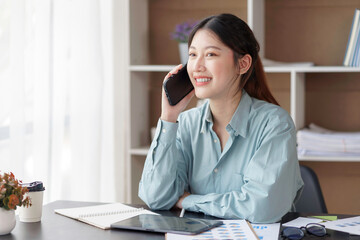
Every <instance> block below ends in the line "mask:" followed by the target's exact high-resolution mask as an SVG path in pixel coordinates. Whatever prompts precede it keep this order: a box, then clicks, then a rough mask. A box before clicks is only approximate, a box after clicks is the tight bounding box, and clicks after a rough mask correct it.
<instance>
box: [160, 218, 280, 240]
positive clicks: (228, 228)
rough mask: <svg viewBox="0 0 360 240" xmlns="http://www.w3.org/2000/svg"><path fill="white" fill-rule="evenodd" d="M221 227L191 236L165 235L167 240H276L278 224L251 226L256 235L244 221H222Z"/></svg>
mask: <svg viewBox="0 0 360 240" xmlns="http://www.w3.org/2000/svg"><path fill="white" fill-rule="evenodd" d="M222 221H223V223H224V224H223V225H221V226H220V227H216V228H213V229H210V230H208V231H205V232H203V233H200V234H197V235H191V236H185V235H181V234H173V233H167V234H166V239H167V240H190V239H192V240H195V239H196V240H201V239H239V240H241V239H246V240H256V239H261V240H272V239H278V236H279V229H280V223H275V224H251V225H252V227H253V229H254V231H255V232H256V235H257V236H255V234H254V233H253V231H252V230H251V229H250V226H249V225H248V223H247V222H246V221H245V220H222Z"/></svg>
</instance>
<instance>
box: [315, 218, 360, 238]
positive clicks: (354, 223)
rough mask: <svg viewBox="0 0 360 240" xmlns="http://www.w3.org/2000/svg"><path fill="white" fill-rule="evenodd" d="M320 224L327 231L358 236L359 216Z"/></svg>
mask: <svg viewBox="0 0 360 240" xmlns="http://www.w3.org/2000/svg"><path fill="white" fill-rule="evenodd" d="M322 224H323V225H325V227H326V228H328V229H332V230H336V231H340V232H347V233H350V234H354V235H360V216H358V217H351V218H344V219H339V220H336V221H331V222H326V223H322Z"/></svg>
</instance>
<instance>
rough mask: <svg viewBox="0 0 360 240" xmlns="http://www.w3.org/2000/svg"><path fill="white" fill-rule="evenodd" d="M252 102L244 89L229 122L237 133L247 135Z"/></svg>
mask: <svg viewBox="0 0 360 240" xmlns="http://www.w3.org/2000/svg"><path fill="white" fill-rule="evenodd" d="M251 104H252V99H251V97H250V96H249V94H247V92H246V91H245V90H243V91H242V96H241V100H240V103H239V105H238V107H237V109H236V111H235V113H234V115H233V116H232V118H231V120H230V123H229V125H230V127H231V128H232V129H233V130H234V134H235V135H241V136H242V137H246V136H247V133H248V121H249V114H250V108H251Z"/></svg>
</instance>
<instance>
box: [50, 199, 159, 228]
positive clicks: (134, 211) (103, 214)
mask: <svg viewBox="0 0 360 240" xmlns="http://www.w3.org/2000/svg"><path fill="white" fill-rule="evenodd" d="M55 213H57V214H60V215H63V216H65V217H69V218H72V219H75V220H78V221H81V222H84V223H87V224H90V225H92V226H95V227H98V228H101V229H110V228H111V224H113V223H116V222H118V221H122V220H125V219H128V218H131V217H135V216H137V215H140V214H155V215H158V214H157V213H153V212H151V211H149V210H146V209H144V208H135V207H130V206H127V205H125V204H122V203H110V204H101V205H95V206H89V207H79V208H63V209H55Z"/></svg>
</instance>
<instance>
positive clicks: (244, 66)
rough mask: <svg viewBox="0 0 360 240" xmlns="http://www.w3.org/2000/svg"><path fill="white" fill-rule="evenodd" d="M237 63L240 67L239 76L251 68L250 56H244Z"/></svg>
mask: <svg viewBox="0 0 360 240" xmlns="http://www.w3.org/2000/svg"><path fill="white" fill-rule="evenodd" d="M238 61H239V66H240V75H242V74H245V73H246V72H247V71H248V70H249V68H250V66H251V63H252V58H251V56H250V55H249V54H245V56H243V57H242V58H240V59H239V60H238Z"/></svg>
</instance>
